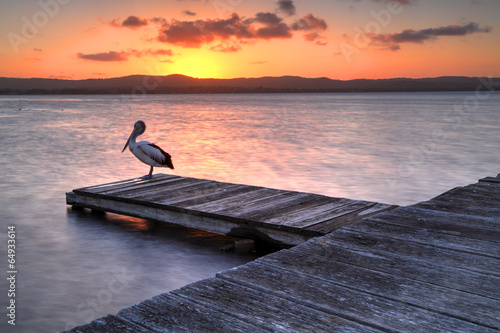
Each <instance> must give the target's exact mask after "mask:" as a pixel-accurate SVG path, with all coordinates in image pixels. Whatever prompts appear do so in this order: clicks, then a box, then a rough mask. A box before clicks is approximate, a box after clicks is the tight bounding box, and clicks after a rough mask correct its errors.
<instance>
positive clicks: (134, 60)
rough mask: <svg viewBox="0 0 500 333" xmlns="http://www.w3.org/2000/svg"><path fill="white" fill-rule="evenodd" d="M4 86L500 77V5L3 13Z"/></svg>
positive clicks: (216, 4) (119, 5)
mask: <svg viewBox="0 0 500 333" xmlns="http://www.w3.org/2000/svg"><path fill="white" fill-rule="evenodd" d="M1 6H2V10H1V14H0V15H1V20H0V31H1V35H2V36H3V38H4V39H3V43H1V44H0V76H4V77H45V78H65V79H83V78H106V77H117V76H125V75H131V74H154V75H167V74H185V75H189V76H194V77H216V78H231V77H260V76H281V75H299V76H304V77H322V76H326V77H329V78H333V79H344V80H347V79H355V78H388V77H434V76H444V75H466V76H489V75H491V76H496V77H499V76H500V20H498V16H499V14H500V1H498V0H439V1H436V0H397V1H393V0H317V1H306V0H272V1H269V0H253V1H250V0H198V1H197V0H171V1H166V0H161V1H160V0H158V1H156V0H155V1H138V0H120V1H119V0H108V1H83V0H71V1H70V0H38V1H28V0H20V1H12V2H10V3H8V4H2V5H1Z"/></svg>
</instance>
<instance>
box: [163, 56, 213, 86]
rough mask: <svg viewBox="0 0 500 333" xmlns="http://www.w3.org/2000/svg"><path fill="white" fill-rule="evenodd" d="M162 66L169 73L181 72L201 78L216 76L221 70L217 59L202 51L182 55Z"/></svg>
mask: <svg viewBox="0 0 500 333" xmlns="http://www.w3.org/2000/svg"><path fill="white" fill-rule="evenodd" d="M197 51H199V50H197ZM164 68H165V69H166V71H167V72H168V73H169V74H182V75H187V76H191V77H195V78H201V79H207V78H218V77H220V75H221V72H222V66H221V64H220V62H219V60H217V58H216V57H214V56H213V55H211V54H210V53H208V52H203V51H202V52H192V53H191V54H186V55H183V56H182V57H179V58H177V59H176V60H175V61H174V62H172V63H167V64H166V65H165V67H164Z"/></svg>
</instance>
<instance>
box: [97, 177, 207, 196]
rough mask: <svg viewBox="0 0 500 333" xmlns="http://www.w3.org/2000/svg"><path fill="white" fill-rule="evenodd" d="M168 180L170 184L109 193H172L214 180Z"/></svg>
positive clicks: (119, 194)
mask: <svg viewBox="0 0 500 333" xmlns="http://www.w3.org/2000/svg"><path fill="white" fill-rule="evenodd" d="M165 182H168V186H167V184H165V183H161V182H160V183H152V184H144V186H143V187H140V188H127V189H119V190H116V191H107V192H106V194H107V195H114V196H118V197H122V198H125V197H128V196H134V195H136V196H138V195H141V194H142V193H148V192H152V191H153V192H157V193H170V192H171V191H172V190H178V189H181V188H186V187H190V186H200V185H202V184H206V183H212V182H214V181H213V180H208V179H195V178H180V179H173V180H166V181H165Z"/></svg>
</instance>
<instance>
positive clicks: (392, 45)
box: [369, 22, 491, 51]
mask: <svg viewBox="0 0 500 333" xmlns="http://www.w3.org/2000/svg"><path fill="white" fill-rule="evenodd" d="M490 31H491V28H490V27H480V26H479V24H477V23H474V22H472V23H469V24H465V25H448V26H443V27H438V28H429V29H422V30H413V29H406V30H403V31H402V32H398V33H393V34H376V35H375V34H372V35H369V37H370V38H371V40H372V42H373V43H374V44H376V45H381V46H384V47H386V48H388V49H391V50H393V51H396V50H399V49H400V45H399V44H401V43H419V44H421V43H424V42H427V41H431V40H436V39H437V38H439V37H443V36H465V35H469V34H472V33H488V32H490Z"/></svg>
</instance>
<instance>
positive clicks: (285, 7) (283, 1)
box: [278, 0, 295, 16]
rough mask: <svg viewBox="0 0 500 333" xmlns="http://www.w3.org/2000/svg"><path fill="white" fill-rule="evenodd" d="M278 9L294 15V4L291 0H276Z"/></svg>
mask: <svg viewBox="0 0 500 333" xmlns="http://www.w3.org/2000/svg"><path fill="white" fill-rule="evenodd" d="M278 11H279V12H281V13H283V14H285V15H287V16H292V15H295V5H294V4H293V1H292V0H278Z"/></svg>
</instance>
